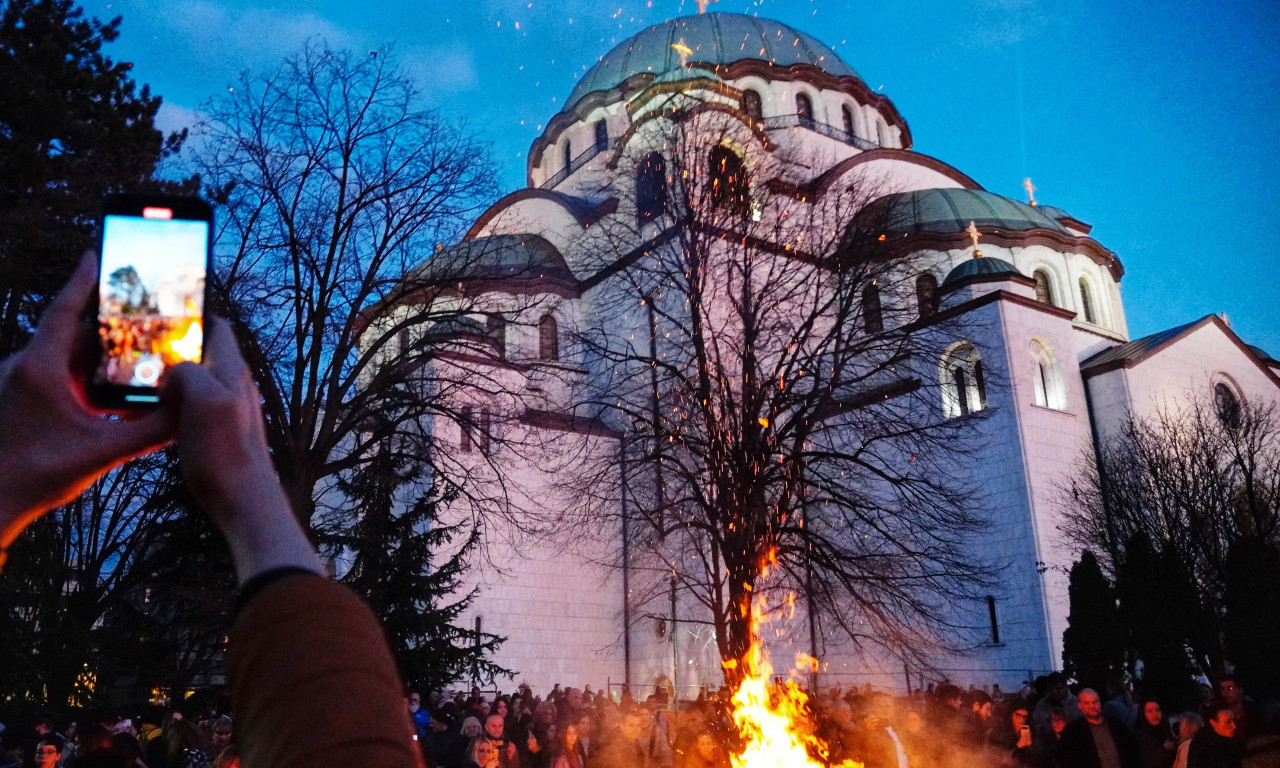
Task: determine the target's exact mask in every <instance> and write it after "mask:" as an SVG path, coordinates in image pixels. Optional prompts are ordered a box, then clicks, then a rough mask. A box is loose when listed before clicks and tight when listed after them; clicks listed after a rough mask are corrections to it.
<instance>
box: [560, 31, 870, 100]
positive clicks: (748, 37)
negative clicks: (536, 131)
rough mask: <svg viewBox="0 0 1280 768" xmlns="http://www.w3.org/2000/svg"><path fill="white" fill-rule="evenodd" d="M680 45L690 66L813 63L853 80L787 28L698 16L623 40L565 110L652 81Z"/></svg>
mask: <svg viewBox="0 0 1280 768" xmlns="http://www.w3.org/2000/svg"><path fill="white" fill-rule="evenodd" d="M681 40H683V41H684V44H685V45H687V46H688V47H690V48H692V49H693V54H692V55H691V56H689V61H691V62H702V63H707V64H731V63H733V62H735V61H742V60H743V59H758V60H760V61H767V62H770V63H772V64H775V65H777V66H780V67H788V66H791V65H792V64H812V65H813V66H815V67H819V68H821V69H823V70H826V72H827V73H828V74H831V75H835V76H836V77H858V73H857V72H854V71H853V68H852V67H850V66H849V65H848V64H846V63H844V61H842V60H841V59H840V57H839V56H837V55H836V54H835V53H833V52H832V51H831V49H830V48H828V47H827V46H825V45H823V44H822V43H821V42H819V41H818V40H817V39H815V38H814V37H812V36H810V35H806V34H805V33H804V32H799V31H797V30H795V29H792V28H791V27H788V26H787V25H786V24H782V23H781V22H777V21H770V20H769V19H759V18H755V17H754V16H743V15H741V14H737V13H703V14H698V15H696V16H681V17H680V18H677V19H671V20H669V21H664V22H663V23H661V24H655V25H653V26H652V27H649V28H648V29H645V30H642V31H640V32H638V33H636V34H634V35H632V36H631V37H629V38H627V39H626V40H623V41H622V42H621V43H619V44H618V45H616V46H615V47H614V48H613V50H611V51H609V52H608V53H606V54H605V55H604V56H603V57H602V58H601V59H600V61H599V62H597V63H596V65H595V66H593V67H592V68H591V69H589V70H587V73H586V74H584V75H583V76H582V79H581V80H579V81H578V84H577V85H576V86H574V89H573V92H572V93H570V94H569V98H568V100H567V101H566V102H565V105H564V109H565V110H568V109H572V108H573V105H574V104H577V103H578V102H579V101H580V100H581V99H582V98H583V97H584V96H586V95H587V94H589V93H594V92H596V91H608V90H611V89H613V88H617V87H618V86H619V85H621V84H622V83H623V82H624V81H625V80H626V79H627V78H629V77H631V76H633V75H638V74H642V73H652V74H653V75H654V76H657V75H661V74H662V73H664V72H667V71H669V70H672V69H675V68H676V67H678V66H680V54H679V53H678V52H677V51H676V50H675V49H673V48H672V47H671V46H672V45H673V44H675V43H678V42H680V41H681Z"/></svg>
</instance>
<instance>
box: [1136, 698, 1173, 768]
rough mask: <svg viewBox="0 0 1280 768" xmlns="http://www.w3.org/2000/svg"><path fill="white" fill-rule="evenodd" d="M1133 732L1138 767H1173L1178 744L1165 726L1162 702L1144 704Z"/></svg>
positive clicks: (1150, 700) (1146, 701) (1152, 701)
mask: <svg viewBox="0 0 1280 768" xmlns="http://www.w3.org/2000/svg"><path fill="white" fill-rule="evenodd" d="M1133 731H1134V734H1133V735H1134V739H1135V740H1136V741H1137V743H1138V765H1139V766H1141V768H1169V766H1171V765H1173V758H1174V750H1175V749H1176V748H1177V744H1175V743H1174V741H1173V739H1172V738H1171V736H1172V733H1171V732H1170V730H1169V728H1168V726H1166V725H1165V722H1164V711H1163V710H1162V709H1161V708H1160V702H1158V701H1156V700H1155V699H1147V700H1145V701H1143V702H1142V706H1141V707H1140V708H1139V715H1138V720H1137V722H1136V723H1135V724H1134V729H1133Z"/></svg>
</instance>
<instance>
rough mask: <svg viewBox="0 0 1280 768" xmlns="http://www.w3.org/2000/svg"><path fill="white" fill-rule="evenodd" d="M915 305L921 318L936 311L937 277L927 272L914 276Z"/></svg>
mask: <svg viewBox="0 0 1280 768" xmlns="http://www.w3.org/2000/svg"><path fill="white" fill-rule="evenodd" d="M916 306H917V307H919V308H920V317H922V318H925V317H930V316H932V315H934V314H935V313H936V312H937V311H938V278H936V277H934V276H933V275H932V274H930V273H928V272H925V273H924V274H922V275H920V276H919V277H917V278H916Z"/></svg>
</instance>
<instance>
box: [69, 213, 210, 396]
mask: <svg viewBox="0 0 1280 768" xmlns="http://www.w3.org/2000/svg"><path fill="white" fill-rule="evenodd" d="M102 226H103V229H102V255H101V259H102V263H101V267H100V269H99V274H98V280H99V283H98V296H99V299H98V337H99V340H100V341H101V343H102V357H101V362H100V363H99V365H98V368H97V370H96V371H95V374H94V377H93V378H94V383H95V384H98V385H105V386H108V387H125V388H128V391H129V392H130V394H126V395H124V399H125V400H126V401H135V402H155V400H156V397H155V395H154V394H151V393H147V392H145V391H143V392H139V391H138V390H137V389H135V388H141V387H146V388H155V387H159V386H160V384H161V383H162V382H163V381H164V377H165V373H166V371H168V369H169V368H171V367H172V366H174V365H177V364H178V363H180V362H182V361H184V360H192V361H195V362H199V361H200V357H201V350H202V347H203V341H204V328H203V327H202V325H201V322H202V321H201V319H202V317H203V316H204V287H205V286H204V283H205V267H206V260H207V251H208V242H209V222H207V221H202V220H195V219H182V218H175V217H174V215H173V211H172V210H171V209H169V208H164V207H159V206H154V207H147V208H143V209H142V211H141V215H117V214H108V215H106V216H104V217H103V224H102Z"/></svg>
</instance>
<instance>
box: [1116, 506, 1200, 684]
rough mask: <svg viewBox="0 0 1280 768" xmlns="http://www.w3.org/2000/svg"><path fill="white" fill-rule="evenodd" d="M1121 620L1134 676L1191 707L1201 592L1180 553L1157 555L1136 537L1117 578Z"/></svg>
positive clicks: (1147, 540)
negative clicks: (1193, 642) (1139, 667)
mask: <svg viewBox="0 0 1280 768" xmlns="http://www.w3.org/2000/svg"><path fill="white" fill-rule="evenodd" d="M1116 595H1117V597H1118V598H1119V606H1118V608H1117V615H1118V618H1119V620H1120V627H1121V631H1122V632H1123V636H1124V639H1125V642H1126V646H1127V651H1128V655H1129V663H1130V665H1131V667H1130V669H1131V671H1136V667H1137V662H1139V661H1140V662H1141V664H1142V676H1141V679H1142V689H1143V693H1144V694H1145V695H1148V696H1154V697H1155V698H1158V699H1159V700H1161V701H1163V702H1167V703H1169V704H1172V703H1173V702H1175V701H1183V702H1185V701H1188V700H1189V697H1190V696H1191V694H1192V693H1193V692H1194V680H1193V677H1194V674H1195V670H1194V667H1193V665H1192V663H1191V656H1190V652H1189V646H1190V638H1191V635H1192V633H1193V632H1194V631H1195V628H1194V624H1195V621H1196V617H1197V615H1198V613H1199V604H1198V598H1197V595H1196V590H1195V586H1194V585H1193V584H1192V583H1191V579H1190V577H1189V576H1188V575H1187V570H1186V568H1185V567H1183V565H1182V562H1181V560H1179V558H1178V557H1177V555H1176V554H1175V553H1172V552H1169V551H1165V552H1157V551H1156V550H1155V548H1154V547H1153V546H1152V545H1151V539H1150V537H1148V536H1147V534H1146V533H1144V532H1141V531H1140V532H1138V533H1136V534H1134V535H1133V536H1132V537H1130V539H1129V541H1128V543H1127V544H1126V546H1125V550H1124V554H1123V558H1122V560H1121V562H1120V566H1119V569H1118V572H1117V574H1116Z"/></svg>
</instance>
